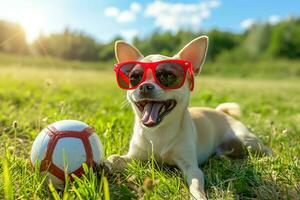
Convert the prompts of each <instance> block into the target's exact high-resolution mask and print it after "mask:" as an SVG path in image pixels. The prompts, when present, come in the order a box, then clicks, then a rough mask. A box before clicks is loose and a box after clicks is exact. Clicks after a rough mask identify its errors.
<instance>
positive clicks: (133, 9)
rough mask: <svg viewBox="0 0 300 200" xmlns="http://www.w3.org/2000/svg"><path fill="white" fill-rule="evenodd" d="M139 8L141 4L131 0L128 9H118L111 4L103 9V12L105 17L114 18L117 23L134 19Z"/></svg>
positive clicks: (140, 8)
mask: <svg viewBox="0 0 300 200" xmlns="http://www.w3.org/2000/svg"><path fill="white" fill-rule="evenodd" d="M141 10H142V6H141V4H139V3H137V2H133V3H131V4H130V6H129V9H128V10H123V11H120V10H119V9H118V8H116V7H113V6H111V7H107V8H106V9H105V10H104V14H105V16H107V17H112V18H114V19H115V20H116V21H117V22H118V23H128V22H133V21H135V19H136V15H137V13H139V12H140V11H141Z"/></svg>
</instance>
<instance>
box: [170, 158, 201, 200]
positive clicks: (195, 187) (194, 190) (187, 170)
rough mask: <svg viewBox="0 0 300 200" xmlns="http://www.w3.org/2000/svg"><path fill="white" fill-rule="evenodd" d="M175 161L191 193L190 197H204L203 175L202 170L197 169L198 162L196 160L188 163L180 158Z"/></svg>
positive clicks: (198, 198)
mask: <svg viewBox="0 0 300 200" xmlns="http://www.w3.org/2000/svg"><path fill="white" fill-rule="evenodd" d="M175 163H176V165H177V166H178V167H179V168H180V170H181V171H182V172H183V174H184V176H185V178H186V181H187V184H188V186H189V190H190V193H191V199H193V200H194V199H196V200H200V199H201V200H203V199H206V195H205V191H204V176H203V172H202V170H201V169H199V167H198V164H197V163H196V162H193V164H190V163H188V162H186V161H184V160H181V159H178V160H175Z"/></svg>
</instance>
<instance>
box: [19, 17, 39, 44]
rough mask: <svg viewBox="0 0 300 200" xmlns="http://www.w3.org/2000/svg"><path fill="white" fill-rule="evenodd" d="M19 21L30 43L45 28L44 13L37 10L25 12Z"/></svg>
mask: <svg viewBox="0 0 300 200" xmlns="http://www.w3.org/2000/svg"><path fill="white" fill-rule="evenodd" d="M19 23H20V24H21V26H22V27H23V28H24V30H25V32H26V39H27V41H28V42H29V43H32V42H33V41H34V40H35V39H36V38H37V37H38V36H39V34H40V33H41V31H42V30H43V20H42V15H41V14H40V13H37V12H27V13H24V14H23V15H22V18H21V19H19Z"/></svg>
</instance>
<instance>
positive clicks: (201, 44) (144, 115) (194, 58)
mask: <svg viewBox="0 0 300 200" xmlns="http://www.w3.org/2000/svg"><path fill="white" fill-rule="evenodd" d="M207 46H208V38H207V37H206V36H202V37H198V38H196V39H194V40H192V41H191V42H190V43H188V44H187V45H186V46H185V47H184V48H183V49H182V50H180V51H179V53H177V54H176V55H175V56H173V57H167V56H163V55H159V54H155V55H148V56H145V57H144V56H143V55H142V54H141V53H140V51H139V50H138V49H137V48H135V47H134V46H132V45H130V44H128V43H126V42H123V41H117V42H116V44H115V54H116V58H117V61H118V62H119V63H120V62H127V61H140V62H146V63H153V62H158V61H163V60H170V59H171V60H172V59H174V60H175V59H176V60H184V61H189V62H190V63H191V64H192V66H193V69H192V70H193V72H194V74H198V73H199V72H200V70H201V66H202V64H203V63H204V61H205V56H206V52H207ZM162 67H163V66H162ZM166 67H168V70H169V73H170V74H171V75H172V69H171V68H172V67H171V68H170V66H166ZM144 73H146V74H145V80H144V81H143V82H141V83H140V84H139V85H138V87H136V88H135V89H133V90H128V91H127V99H128V100H129V101H130V102H131V104H132V107H133V109H134V111H135V113H136V116H137V117H138V119H139V120H140V122H141V124H142V126H144V127H156V126H161V125H162V124H165V123H168V122H169V121H172V120H174V119H175V117H178V116H182V114H183V112H184V111H185V109H186V108H187V106H188V103H189V96H190V88H191V84H192V80H193V77H191V76H192V74H191V73H186V79H185V81H184V84H183V85H182V86H181V87H180V88H177V89H163V88H162V87H161V86H159V84H157V81H155V77H153V76H155V75H153V73H152V71H151V70H150V69H148V70H147V71H146V72H144ZM183 78H184V77H183Z"/></svg>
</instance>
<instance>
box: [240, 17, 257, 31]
mask: <svg viewBox="0 0 300 200" xmlns="http://www.w3.org/2000/svg"><path fill="white" fill-rule="evenodd" d="M255 23H256V20H255V19H253V18H248V19H245V20H243V21H242V22H241V24H240V25H241V27H242V28H244V29H249V28H251V26H253V25H254V24H255Z"/></svg>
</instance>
